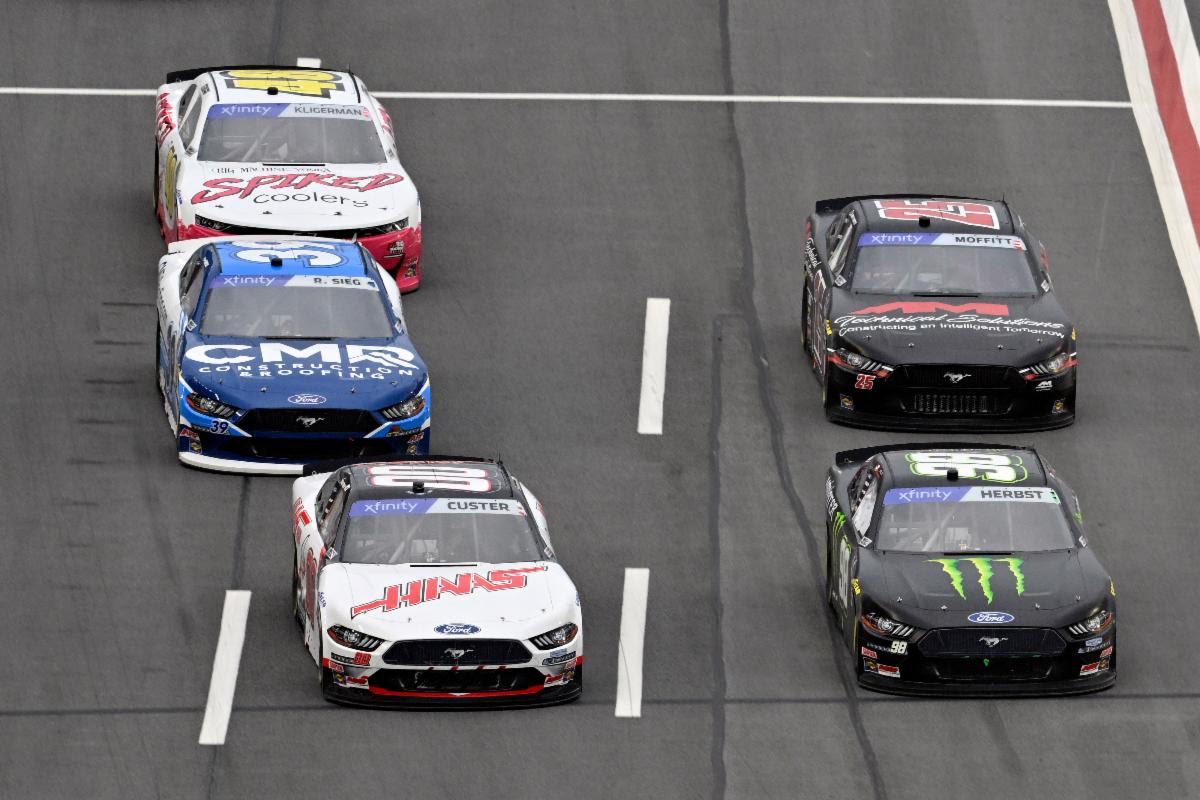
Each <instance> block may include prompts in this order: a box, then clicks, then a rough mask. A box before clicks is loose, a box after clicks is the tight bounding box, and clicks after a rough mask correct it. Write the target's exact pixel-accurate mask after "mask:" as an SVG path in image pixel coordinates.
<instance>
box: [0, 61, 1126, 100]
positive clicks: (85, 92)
mask: <svg viewBox="0 0 1200 800" xmlns="http://www.w3.org/2000/svg"><path fill="white" fill-rule="evenodd" d="M297 60H299V59H297ZM313 60H316V59H313ZM5 94H23V95H77V96H80V97H88V96H93V95H100V96H138V97H141V96H146V97H153V96H154V94H155V90H154V89H89V88H73V87H54V86H0V95H5ZM371 94H373V95H375V96H376V97H378V98H380V99H381V100H492V101H496V100H533V101H546V102H566V103H606V102H611V103H741V104H765V105H814V106H819V105H849V106H855V105H868V106H1004V107H1014V108H1095V109H1106V108H1123V109H1129V108H1131V104H1130V103H1129V102H1128V101H1125V100H1038V99H1025V98H1016V97H867V96H854V95H841V96H839V95H828V96H826V95H775V94H622V93H599V94H595V93H582V92H372V93H371Z"/></svg>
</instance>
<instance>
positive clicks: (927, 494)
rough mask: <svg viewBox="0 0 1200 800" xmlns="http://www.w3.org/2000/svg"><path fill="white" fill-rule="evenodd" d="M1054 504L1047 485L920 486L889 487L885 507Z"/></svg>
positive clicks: (1055, 503) (1059, 503) (1058, 502)
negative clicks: (1025, 487) (937, 504)
mask: <svg viewBox="0 0 1200 800" xmlns="http://www.w3.org/2000/svg"><path fill="white" fill-rule="evenodd" d="M995 501H1002V502H1006V503H1053V504H1054V505H1061V502H1060V501H1059V499H1058V492H1056V491H1054V490H1053V489H1048V488H1044V487H1043V488H1029V489H993V488H992V487H990V486H919V487H912V488H907V489H888V491H887V494H885V495H884V496H883V504H884V505H885V506H896V505H903V504H905V503H982V502H995Z"/></svg>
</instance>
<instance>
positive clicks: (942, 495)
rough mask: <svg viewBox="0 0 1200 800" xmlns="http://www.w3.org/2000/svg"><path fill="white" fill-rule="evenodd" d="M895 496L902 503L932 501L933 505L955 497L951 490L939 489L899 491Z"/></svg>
mask: <svg viewBox="0 0 1200 800" xmlns="http://www.w3.org/2000/svg"><path fill="white" fill-rule="evenodd" d="M897 496H898V497H899V498H900V502H902V503H919V502H921V501H926V502H928V501H931V500H932V501H933V502H935V503H944V502H946V501H947V500H950V499H952V498H953V497H954V496H955V491H954V490H953V489H939V488H928V489H926V488H922V489H900V490H898V492H897Z"/></svg>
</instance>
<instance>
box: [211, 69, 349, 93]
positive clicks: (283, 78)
mask: <svg viewBox="0 0 1200 800" xmlns="http://www.w3.org/2000/svg"><path fill="white" fill-rule="evenodd" d="M221 76H222V77H224V79H225V85H226V86H228V87H229V88H230V89H259V90H262V91H264V92H265V91H266V90H268V89H272V88H273V89H276V90H277V91H279V92H282V93H283V94H298V95H303V96H305V97H329V93H330V92H331V91H332V90H334V89H337V90H339V91H340V90H341V89H342V88H343V86H342V78H341V76H340V75H335V74H333V73H332V72H322V71H319V70H311V69H230V70H225V71H224V72H222V73H221Z"/></svg>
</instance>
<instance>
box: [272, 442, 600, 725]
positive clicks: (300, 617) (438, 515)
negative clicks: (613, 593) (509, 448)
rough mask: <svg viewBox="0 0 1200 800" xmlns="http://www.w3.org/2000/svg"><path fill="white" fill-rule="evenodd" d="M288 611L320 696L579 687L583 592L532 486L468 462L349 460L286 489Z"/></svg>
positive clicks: (445, 697) (423, 701)
mask: <svg viewBox="0 0 1200 800" xmlns="http://www.w3.org/2000/svg"><path fill="white" fill-rule="evenodd" d="M292 495H293V505H292V533H293V537H294V539H295V558H294V561H293V567H292V593H293V598H294V599H293V610H294V613H295V616H296V621H297V623H298V624H299V625H300V627H301V629H302V631H303V634H304V644H305V646H306V647H307V648H308V651H309V654H310V655H311V656H312V659H313V662H314V663H315V664H316V665H317V670H318V673H319V675H320V682H321V691H322V692H323V694H324V695H325V697H326V699H329V700H332V701H334V702H339V703H348V704H351V705H399V706H426V705H439V704H450V705H490V706H496V705H502V706H511V705H551V704H555V703H565V702H569V701H571V700H575V699H577V698H578V697H579V695H580V694H581V693H582V691H583V614H582V609H581V607H580V601H579V593H578V592H577V591H576V589H575V585H574V584H573V583H572V582H571V579H570V577H568V576H567V573H566V571H565V570H564V569H563V568H562V567H561V566H559V564H558V562H557V559H556V558H555V555H554V549H553V547H552V546H551V544H550V534H549V530H548V528H547V525H546V518H545V516H544V515H543V513H542V506H541V504H540V503H539V502H538V500H537V498H536V497H534V496H533V494H532V493H531V492H530V491H529V490H528V489H526V488H525V487H524V486H523V485H522V484H521V483H520V482H519V481H518V480H517V479H516V478H515V477H513V476H512V475H511V474H509V472H508V470H506V469H505V468H504V465H503V464H501V463H499V462H496V461H490V460H484V459H470V458H443V457H435V458H431V459H405V460H403V461H393V462H377V463H364V464H351V465H348V466H343V467H341V468H339V469H337V470H335V471H333V472H323V473H319V474H315V475H309V476H306V477H302V478H298V479H297V480H296V482H295V483H294V484H293V489H292Z"/></svg>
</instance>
